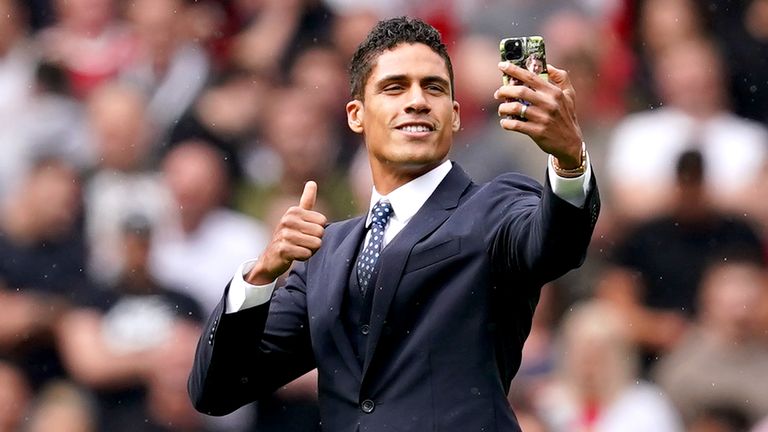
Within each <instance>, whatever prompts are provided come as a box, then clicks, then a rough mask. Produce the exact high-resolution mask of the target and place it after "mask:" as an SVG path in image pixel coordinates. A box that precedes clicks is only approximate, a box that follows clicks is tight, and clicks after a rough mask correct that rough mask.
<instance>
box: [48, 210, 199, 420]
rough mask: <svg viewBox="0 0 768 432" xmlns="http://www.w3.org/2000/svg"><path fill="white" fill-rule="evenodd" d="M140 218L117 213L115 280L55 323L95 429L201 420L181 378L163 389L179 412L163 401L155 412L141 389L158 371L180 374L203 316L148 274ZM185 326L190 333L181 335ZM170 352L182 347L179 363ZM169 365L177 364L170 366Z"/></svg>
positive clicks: (151, 384) (146, 233)
mask: <svg viewBox="0 0 768 432" xmlns="http://www.w3.org/2000/svg"><path fill="white" fill-rule="evenodd" d="M148 222H149V221H148V220H147V219H146V218H143V217H141V216H136V215H134V216H129V217H127V218H126V219H125V220H124V223H123V231H122V239H121V243H122V245H123V249H124V251H125V258H126V260H125V267H124V269H123V272H122V273H121V274H120V277H119V278H118V279H117V280H116V282H115V286H113V287H112V289H110V290H107V291H104V292H101V293H100V295H94V296H92V297H90V298H88V299H84V300H83V301H82V302H80V304H79V305H77V306H76V307H75V308H73V309H72V310H71V311H69V312H68V313H67V314H65V315H64V317H63V318H62V319H61V322H60V324H59V326H58V328H57V334H58V345H59V347H60V350H61V355H62V358H63V359H64V363H65V365H66V366H67V370H68V371H69V372H70V374H71V375H72V377H74V379H76V380H77V381H78V382H80V383H82V384H83V385H85V386H87V387H89V388H91V389H93V390H94V394H95V396H96V398H97V400H96V402H97V405H98V410H99V414H100V415H99V418H100V422H99V423H100V424H99V430H108V431H115V432H117V431H149V430H156V429H154V428H156V427H157V425H160V424H167V423H168V422H169V421H171V420H169V419H172V420H175V422H176V423H184V424H188V425H197V426H200V425H201V423H202V419H201V417H200V416H199V415H197V414H196V413H194V411H193V410H192V405H191V403H190V402H189V401H188V398H187V393H186V385H182V386H181V387H180V388H179V386H175V387H172V389H175V392H176V393H175V394H174V393H173V392H172V391H171V392H170V395H169V396H167V397H174V396H175V398H176V399H179V398H181V399H183V400H184V401H185V402H186V406H188V409H187V410H186V411H183V415H182V416H179V415H174V413H175V411H174V410H173V409H171V408H167V407H166V409H162V410H160V411H159V412H156V410H154V409H153V403H152V402H151V401H150V397H149V396H148V394H150V393H151V391H150V389H153V388H155V387H157V385H156V384H155V383H156V382H157V381H158V373H159V371H162V375H163V376H162V377H159V378H161V379H165V380H168V379H171V377H173V376H174V374H182V375H184V376H186V374H187V373H188V371H189V369H190V367H191V361H192V358H193V357H194V356H193V352H192V351H193V350H194V346H195V343H196V341H195V338H196V337H198V336H199V333H200V327H199V324H200V321H201V320H202V318H203V317H202V313H201V311H200V307H199V306H198V304H197V303H196V302H195V301H194V300H193V299H192V298H190V297H189V296H187V295H185V294H182V293H180V292H177V291H173V290H171V289H168V288H166V287H164V286H162V285H160V284H158V283H157V282H156V281H155V280H154V279H153V278H152V276H151V275H150V274H149V269H148V267H147V264H148V255H149V249H150V226H149V223H148ZM188 333H191V334H192V335H193V336H192V337H185V336H186V335H187V334H188ZM176 352H183V353H186V354H188V356H187V357H188V358H187V362H186V363H183V362H182V363H181V364H180V363H179V361H178V360H177V359H176V358H177V357H178V356H173V355H172V353H176ZM170 365H173V368H178V369H180V370H179V371H178V372H174V371H173V370H171V369H170V367H171V366H170ZM161 388H162V387H161ZM182 409H183V406H182ZM176 411H178V410H176ZM158 416H159V418H158ZM179 418H181V419H182V420H179ZM185 430H195V429H194V428H191V429H185Z"/></svg>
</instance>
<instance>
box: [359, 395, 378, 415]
mask: <svg viewBox="0 0 768 432" xmlns="http://www.w3.org/2000/svg"><path fill="white" fill-rule="evenodd" d="M374 408H376V404H374V403H373V401H372V400H370V399H366V400H364V401H363V403H361V404H360V409H361V410H363V412H364V413H366V414H370V413H372V412H373V409H374Z"/></svg>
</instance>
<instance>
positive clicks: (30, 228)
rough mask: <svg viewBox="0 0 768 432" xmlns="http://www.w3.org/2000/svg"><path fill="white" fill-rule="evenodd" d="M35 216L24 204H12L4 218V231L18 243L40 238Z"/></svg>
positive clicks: (30, 241) (26, 242)
mask: <svg viewBox="0 0 768 432" xmlns="http://www.w3.org/2000/svg"><path fill="white" fill-rule="evenodd" d="M34 221H35V218H34V217H30V215H28V214H27V212H26V211H25V210H24V208H23V206H11V207H9V208H8V211H7V212H6V213H5V215H4V218H3V221H2V222H3V231H5V233H6V235H8V236H9V237H10V238H11V239H13V241H14V242H16V243H23V244H28V243H32V242H35V241H36V240H38V237H39V236H38V235H37V229H36V228H35V225H34V224H35V222H34Z"/></svg>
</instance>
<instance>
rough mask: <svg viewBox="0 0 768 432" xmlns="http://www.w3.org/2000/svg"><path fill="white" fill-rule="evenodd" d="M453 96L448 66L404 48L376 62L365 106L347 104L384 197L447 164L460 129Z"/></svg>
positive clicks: (420, 49) (420, 47) (417, 48)
mask: <svg viewBox="0 0 768 432" xmlns="http://www.w3.org/2000/svg"><path fill="white" fill-rule="evenodd" d="M451 91H452V89H451V87H450V77H449V75H448V68H447V66H446V63H445V60H443V58H442V57H440V55H439V54H437V53H436V52H434V51H433V50H432V49H431V48H430V47H428V46H427V45H424V44H420V43H416V44H408V43H403V44H400V45H397V46H396V47H394V48H393V49H391V50H387V51H384V52H383V53H382V54H381V55H380V56H379V57H378V58H377V59H376V63H375V65H374V67H373V69H372V70H371V73H370V76H369V77H368V80H367V81H366V83H365V90H364V101H363V100H354V101H351V102H349V103H348V104H347V120H348V123H349V127H350V128H351V129H352V130H353V131H355V132H357V133H362V134H363V136H364V137H365V144H366V147H367V148H368V158H369V160H370V163H371V171H372V173H373V180H374V184H375V185H376V189H377V190H378V191H379V192H380V193H382V194H386V193H389V192H390V191H391V190H393V189H395V188H397V187H399V186H401V185H403V184H405V183H407V182H408V181H410V180H412V179H414V178H416V177H418V176H420V175H422V174H424V173H426V172H427V171H429V170H431V169H432V168H434V167H436V166H438V165H439V164H440V163H441V162H443V161H444V160H445V158H446V156H447V155H448V151H449V150H450V148H451V143H452V141H453V133H454V132H456V131H458V130H459V125H460V121H459V104H458V102H456V101H454V100H453V98H452V95H451Z"/></svg>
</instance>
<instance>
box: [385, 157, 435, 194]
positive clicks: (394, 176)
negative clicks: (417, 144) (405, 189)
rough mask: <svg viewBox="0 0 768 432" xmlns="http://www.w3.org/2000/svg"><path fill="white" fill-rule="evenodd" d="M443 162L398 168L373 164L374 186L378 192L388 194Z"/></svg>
mask: <svg viewBox="0 0 768 432" xmlns="http://www.w3.org/2000/svg"><path fill="white" fill-rule="evenodd" d="M442 163H443V161H440V162H437V163H433V164H429V165H419V166H413V167H398V169H396V170H393V169H392V167H391V166H382V165H376V164H371V172H372V174H373V186H374V187H375V188H376V192H378V193H380V194H381V195H387V194H389V193H391V192H392V191H393V190H395V189H397V188H399V187H400V186H402V185H404V184H406V183H408V182H410V181H413V180H415V179H417V178H419V177H421V176H423V175H424V174H426V173H428V172H430V171H432V170H433V169H435V168H437V167H438V166H440V164H442Z"/></svg>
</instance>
